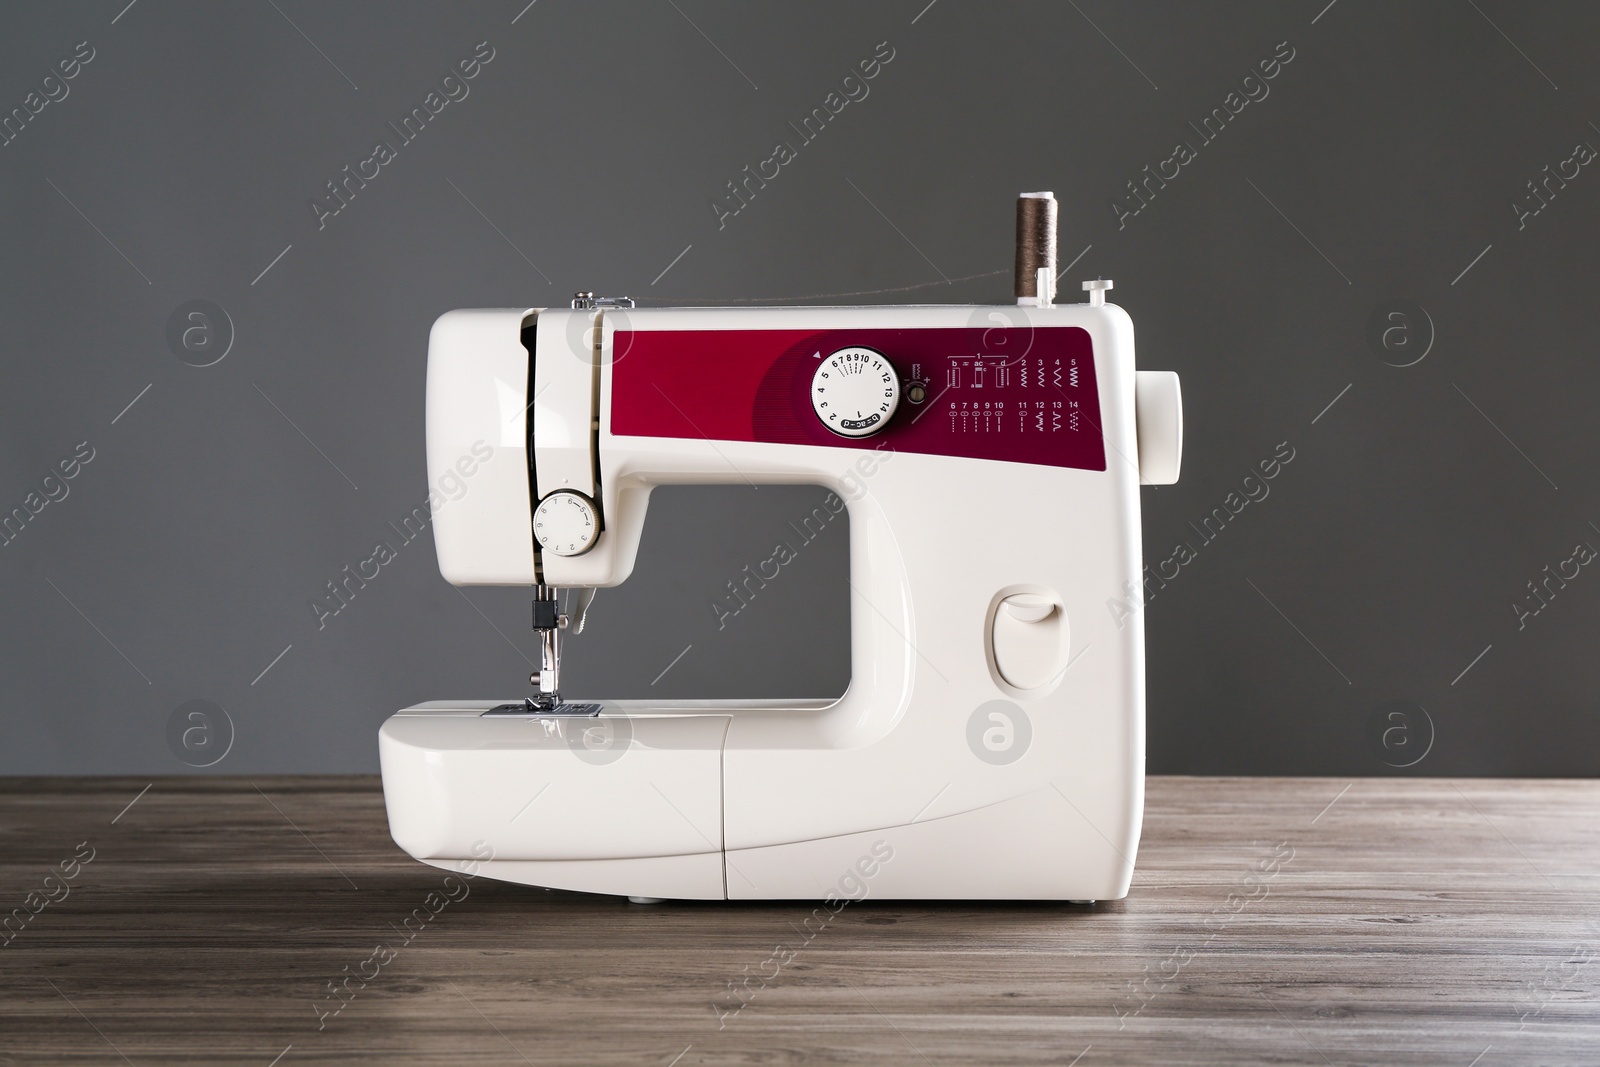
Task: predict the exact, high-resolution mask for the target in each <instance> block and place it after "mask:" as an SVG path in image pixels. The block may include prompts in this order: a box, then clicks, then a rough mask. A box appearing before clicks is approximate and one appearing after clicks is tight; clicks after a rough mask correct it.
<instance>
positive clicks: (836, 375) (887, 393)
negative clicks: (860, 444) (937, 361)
mask: <svg viewBox="0 0 1600 1067" xmlns="http://www.w3.org/2000/svg"><path fill="white" fill-rule="evenodd" d="M899 405H900V375H898V374H897V373H895V369H894V364H892V363H890V362H889V359H888V357H887V356H885V355H884V354H883V353H882V352H878V351H875V350H874V349H871V348H862V347H860V346H852V347H850V348H841V349H839V350H838V351H837V352H834V353H833V354H832V355H830V356H828V357H826V358H825V359H823V360H822V361H821V362H820V363H819V364H817V369H816V370H815V371H814V372H813V373H812V376H811V408H812V410H813V411H815V412H816V413H817V418H819V419H821V420H822V425H824V426H826V427H827V428H828V429H830V430H832V431H833V432H834V433H836V434H838V435H839V436H840V437H870V436H871V435H872V434H875V433H877V432H878V431H879V430H881V429H883V428H884V427H885V426H887V425H888V423H889V419H890V418H891V417H892V416H893V415H894V411H895V408H897V407H898V406H899Z"/></svg>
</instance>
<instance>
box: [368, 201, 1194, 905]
mask: <svg viewBox="0 0 1600 1067" xmlns="http://www.w3.org/2000/svg"><path fill="white" fill-rule="evenodd" d="M1055 211H1056V202H1055V200H1054V198H1053V197H1052V196H1051V195H1050V194H1048V193H1030V194H1024V195H1023V196H1022V197H1021V198H1020V199H1019V200H1018V212H1017V229H1018V249H1017V271H1016V287H1015V288H1016V292H1015V295H1016V303H1015V304H1014V305H1011V304H1008V305H995V306H972V305H965V306H953V305H919V306H876V307H766V308H649V309H641V308H634V307H632V306H631V302H630V301H626V300H603V299H602V300H596V299H594V298H592V297H590V296H588V295H586V294H581V295H580V298H579V299H576V300H574V301H573V306H572V307H571V308H559V309H557V308H504V309H488V310H468V311H452V312H449V313H448V314H446V315H443V316H442V317H440V319H439V320H438V321H437V322H436V323H435V324H434V327H433V332H432V336H431V338H430V342H429V353H428V378H427V456H428V471H429V476H430V479H431V480H433V481H437V480H438V479H439V478H440V477H441V476H443V475H444V474H445V473H446V472H447V471H450V470H452V469H454V470H463V469H466V468H470V469H471V470H472V475H471V487H470V491H469V492H467V493H466V494H464V495H463V496H462V497H461V498H460V499H459V500H455V501H452V502H450V503H449V504H448V505H447V506H445V507H442V508H440V509H438V510H437V512H436V513H435V515H434V538H435V541H436V544H437V547H438V556H439V568H440V571H441V572H442V573H443V575H444V577H445V578H446V579H447V580H448V581H450V582H452V583H454V584H456V585H517V586H529V587H532V588H533V589H534V595H535V599H534V603H533V626H534V629H535V630H536V631H537V633H538V635H539V639H540V642H541V654H542V660H541V670H539V671H538V672H537V673H536V674H535V675H534V676H533V679H532V681H533V684H534V685H535V687H536V692H535V693H534V695H532V696H531V697H527V698H524V699H520V700H510V701H506V700H503V699H502V700H460V701H430V702H427V703H423V704H418V705H416V706H414V707H410V708H406V709H404V710H402V711H400V712H399V713H397V714H395V715H394V716H392V717H391V718H390V719H389V720H388V721H387V722H386V723H385V724H384V725H383V728H382V730H381V733H380V741H379V748H380V757H381V763H382V770H383V786H384V796H385V801H386V804H387V807H388V814H389V825H390V830H391V833H392V834H393V836H394V839H395V841H396V842H397V843H398V844H399V845H400V847H401V848H403V849H405V851H407V852H408V853H410V854H411V855H412V856H414V857H416V858H417V859H419V860H422V861H423V862H425V863H430V864H434V865H436V866H439V867H444V868H454V867H457V866H459V865H460V864H462V863H465V862H479V863H480V866H479V868H478V869H479V870H481V872H482V873H483V874H485V875H487V876H489V877H491V878H497V879H503V880H505V881H510V882H520V883H525V884H530V885H540V886H548V887H553V888H560V889H572V890H583V891H587V892H595V893H611V894H618V895H626V896H630V897H633V898H635V899H652V898H655V899H662V898H683V899H763V898H766V899H793V898H809V899H820V898H823V897H827V896H829V895H830V894H832V895H841V889H840V887H841V886H842V885H847V884H848V885H859V884H862V881H861V880H862V879H863V878H870V892H871V895H872V896H874V897H878V898H887V899H897V898H898V899H912V898H929V899H938V898H953V899H959V898H966V899H1040V900H1077V901H1091V900H1096V899H1113V898H1119V897H1122V896H1125V895H1126V893H1127V891H1128V885H1129V882H1130V879H1131V878H1132V873H1133V857H1134V855H1135V853H1136V851H1137V848H1138V842H1139V833H1140V826H1141V822H1142V819H1143V811H1144V698H1145V694H1144V626H1143V616H1142V614H1140V613H1135V614H1133V615H1132V616H1131V617H1130V616H1128V615H1127V614H1126V613H1125V612H1123V613H1117V612H1113V611H1110V610H1108V607H1107V604H1108V602H1118V601H1127V600H1128V598H1129V597H1130V595H1136V594H1137V591H1138V588H1139V586H1140V584H1141V583H1142V581H1143V575H1142V562H1141V553H1140V518H1139V514H1140V509H1139V486H1140V485H1141V484H1165V483H1170V482H1173V481H1176V480H1177V476H1178V467H1179V462H1180V453H1181V443H1182V408H1181V400H1180V395H1179V387H1178V380H1177V376H1176V375H1175V374H1172V373H1169V372H1159V371H1156V372H1153V371H1140V370H1136V369H1135V367H1134V344H1133V323H1132V321H1131V320H1130V319H1129V317H1128V315H1127V314H1126V313H1125V312H1124V311H1123V310H1122V309H1121V308H1119V307H1117V306H1115V305H1113V304H1108V303H1106V302H1105V290H1106V289H1109V288H1110V287H1111V283H1110V282H1107V281H1093V282H1086V283H1084V289H1085V290H1087V291H1088V294H1089V300H1088V302H1087V303H1082V304H1057V303H1056V302H1055V299H1054V290H1055V281H1056V265H1055ZM485 457H487V458H485ZM746 482H753V483H763V482H765V483H800V484H816V485H822V486H825V487H828V488H830V489H833V490H834V491H835V492H836V493H838V494H839V496H840V497H841V498H843V499H844V500H845V501H846V502H847V505H848V508H849V516H850V548H849V554H850V589H851V592H850V598H851V603H850V624H851V635H850V640H851V680H850V685H849V688H848V690H847V691H846V692H845V694H844V695H843V696H842V697H840V698H838V699H837V700H832V701H725V700H679V701H627V700H623V701H610V700H607V701H603V702H602V701H600V700H598V699H595V698H598V697H602V696H604V694H580V695H577V696H569V695H568V694H566V693H563V692H562V691H561V685H560V669H561V641H562V638H563V631H567V632H576V631H577V630H579V629H581V627H582V623H583V615H584V612H585V611H586V610H587V608H588V602H589V599H590V598H591V597H592V596H593V592H594V590H595V589H597V588H603V587H608V586H616V585H618V584H620V583H622V582H623V581H625V580H626V579H627V578H628V575H629V573H630V572H631V570H632V569H633V565H634V558H635V555H636V553H637V550H638V546H639V537H640V534H641V532H642V529H643V526H644V518H645V510H646V506H647V504H648V501H649V497H650V491H651V489H653V488H654V487H655V486H658V485H688V484H708V483H738V484H745V483H746ZM562 590H570V591H573V592H574V593H575V595H574V596H571V597H569V598H567V600H566V601H565V602H567V603H569V605H570V608H571V611H570V616H571V617H570V618H569V614H568V613H567V612H564V611H563V610H562V605H563V603H564V600H563V597H562V596H561V591H562ZM1134 602H1135V603H1137V600H1135V601H1134ZM486 857H487V858H486ZM869 872H870V873H869Z"/></svg>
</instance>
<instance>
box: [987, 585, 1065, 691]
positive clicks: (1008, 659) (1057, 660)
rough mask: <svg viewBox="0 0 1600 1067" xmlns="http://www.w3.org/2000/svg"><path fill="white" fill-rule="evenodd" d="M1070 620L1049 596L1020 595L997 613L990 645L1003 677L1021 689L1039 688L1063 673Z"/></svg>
mask: <svg viewBox="0 0 1600 1067" xmlns="http://www.w3.org/2000/svg"><path fill="white" fill-rule="evenodd" d="M1067 636H1068V634H1067V618H1066V614H1065V613H1064V612H1063V611H1062V610H1061V608H1060V607H1059V606H1058V605H1057V604H1056V603H1055V601H1053V600H1051V599H1050V598H1049V597H1046V596H1041V595H1040V594H1038V593H1017V594H1014V595H1012V596H1008V597H1006V598H1005V599H1004V600H1002V601H1001V602H1000V609H999V610H998V611H996V612H995V613H994V630H993V632H992V633H991V634H990V644H991V648H992V649H993V651H994V663H995V667H996V668H998V669H999V671H1000V676H1001V677H1002V678H1004V679H1005V680H1006V682H1007V683H1008V684H1009V685H1011V686H1014V687H1015V688H1017V689H1038V688H1039V687H1040V686H1043V685H1045V684H1047V683H1048V682H1050V680H1051V679H1053V678H1054V677H1055V676H1056V674H1057V673H1058V672H1059V671H1060V670H1061V664H1062V661H1063V659H1064V658H1065V652H1066V648H1067Z"/></svg>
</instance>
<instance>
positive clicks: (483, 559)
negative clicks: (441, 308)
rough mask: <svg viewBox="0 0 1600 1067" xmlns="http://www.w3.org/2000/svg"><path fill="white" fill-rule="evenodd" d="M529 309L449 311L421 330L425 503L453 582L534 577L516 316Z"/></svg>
mask: <svg viewBox="0 0 1600 1067" xmlns="http://www.w3.org/2000/svg"><path fill="white" fill-rule="evenodd" d="M535 314H537V309H534V308H489V309H481V310H471V311H451V312H448V313H446V314H444V315H441V316H440V317H439V319H438V321H436V322H435V323H434V324H433V331H432V333H431V334H430V336H429V338H428V399H427V416H426V417H427V430H428V434H427V436H428V443H427V450H428V485H429V490H430V492H429V503H430V506H431V508H432V511H433V542H434V546H435V547H436V549H437V551H438V555H439V573H440V574H442V575H444V578H445V581H447V582H450V583H451V584H453V585H532V584H533V583H534V582H536V581H537V580H538V578H537V575H536V572H535V569H534V558H533V532H532V529H531V527H530V525H529V517H530V516H531V515H532V514H533V501H532V494H531V493H530V492H529V489H528V446H527V439H528V438H527V433H528V423H527V406H528V351H527V349H525V348H523V347H522V327H523V323H524V322H525V321H528V320H531V317H532V316H533V315H535ZM485 453H487V455H488V457H489V458H488V459H482V458H481V457H482V456H483V455H484V454H485Z"/></svg>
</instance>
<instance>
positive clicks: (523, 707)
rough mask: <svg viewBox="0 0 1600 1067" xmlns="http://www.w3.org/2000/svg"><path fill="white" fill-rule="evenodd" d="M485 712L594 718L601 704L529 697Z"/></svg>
mask: <svg viewBox="0 0 1600 1067" xmlns="http://www.w3.org/2000/svg"><path fill="white" fill-rule="evenodd" d="M484 714H485V715H533V716H539V717H546V718H547V717H550V716H554V715H560V716H563V717H569V718H589V719H592V718H595V717H596V716H598V715H599V714H600V705H599V704H574V703H571V702H569V701H565V700H562V701H557V702H556V703H553V704H549V703H540V702H539V701H535V700H529V699H527V698H524V699H522V700H521V701H519V702H517V703H515V704H496V705H495V706H494V707H492V708H490V709H489V710H488V711H486V712H484Z"/></svg>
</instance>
